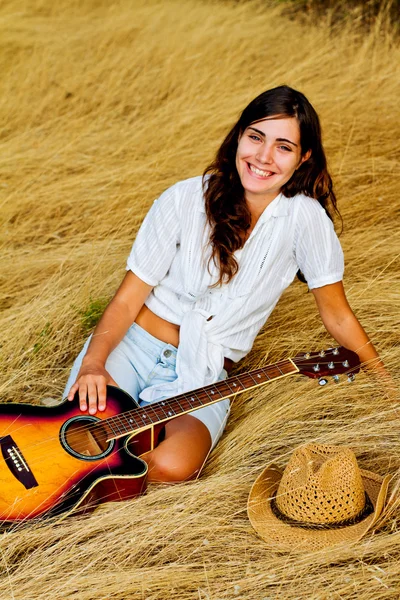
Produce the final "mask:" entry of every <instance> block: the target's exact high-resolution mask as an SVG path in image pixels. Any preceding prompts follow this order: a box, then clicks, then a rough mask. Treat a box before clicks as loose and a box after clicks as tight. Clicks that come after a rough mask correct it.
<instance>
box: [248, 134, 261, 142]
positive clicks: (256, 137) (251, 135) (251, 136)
mask: <svg viewBox="0 0 400 600" xmlns="http://www.w3.org/2000/svg"><path fill="white" fill-rule="evenodd" d="M249 138H250V139H252V140H255V141H256V142H259V141H260V137H259V136H258V135H255V134H254V133H250V134H249Z"/></svg>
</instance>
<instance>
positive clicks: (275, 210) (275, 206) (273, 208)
mask: <svg viewBox="0 0 400 600" xmlns="http://www.w3.org/2000/svg"><path fill="white" fill-rule="evenodd" d="M292 200H293V198H286V196H284V195H283V194H282V193H280V194H278V196H277V197H276V198H274V200H272V202H271V204H268V206H267V208H266V209H265V210H264V211H263V213H262V214H261V216H260V218H259V221H261V223H263V222H264V221H267V220H268V219H269V218H270V217H287V216H288V214H289V206H290V202H291V201H292ZM198 209H199V211H200V212H202V213H205V212H206V209H205V206H204V202H201V203H199V205H198Z"/></svg>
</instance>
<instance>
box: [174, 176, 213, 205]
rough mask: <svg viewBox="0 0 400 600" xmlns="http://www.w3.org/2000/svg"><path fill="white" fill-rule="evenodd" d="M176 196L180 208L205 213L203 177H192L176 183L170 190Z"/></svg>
mask: <svg viewBox="0 0 400 600" xmlns="http://www.w3.org/2000/svg"><path fill="white" fill-rule="evenodd" d="M169 190H170V191H172V192H173V193H174V194H175V197H176V199H177V201H178V203H179V206H180V207H181V208H183V209H184V210H185V209H187V208H190V209H191V210H192V211H193V210H196V209H197V210H200V211H201V212H204V195H203V177H202V176H201V175H198V176H197V177H190V178H188V179H183V180H181V181H178V182H177V183H175V184H174V185H173V186H172V187H171V188H169Z"/></svg>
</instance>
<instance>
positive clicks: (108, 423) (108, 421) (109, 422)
mask: <svg viewBox="0 0 400 600" xmlns="http://www.w3.org/2000/svg"><path fill="white" fill-rule="evenodd" d="M113 418H114V417H110V418H109V419H107V425H108V427H109V428H110V430H111V433H112V435H113V436H116V437H117V436H118V435H119V434H120V433H121V432H120V431H115V429H114V427H113V423H112V422H111V419H113Z"/></svg>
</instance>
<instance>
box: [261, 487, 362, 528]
mask: <svg viewBox="0 0 400 600" xmlns="http://www.w3.org/2000/svg"><path fill="white" fill-rule="evenodd" d="M271 509H272V512H273V513H274V515H275V516H276V517H277V518H278V519H280V520H281V521H283V522H284V523H287V524H288V525H291V526H293V527H301V528H303V529H340V528H341V527H348V526H349V525H356V523H359V522H360V521H362V520H363V519H365V517H368V515H370V514H371V513H373V512H374V506H373V504H372V502H371V500H370V498H369V496H368V494H367V492H365V505H364V508H363V509H362V510H361V511H360V512H359V513H358V514H357V515H355V516H354V517H351V518H350V519H344V520H343V521H336V522H334V523H307V522H306V521H297V520H296V519H292V518H291V517H288V515H285V513H283V512H282V511H281V510H279V508H278V505H277V503H276V491H275V493H274V495H273V496H272V499H271Z"/></svg>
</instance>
